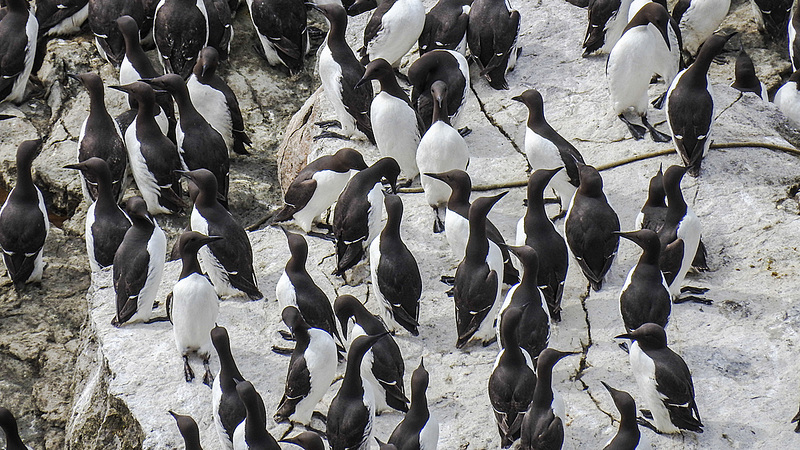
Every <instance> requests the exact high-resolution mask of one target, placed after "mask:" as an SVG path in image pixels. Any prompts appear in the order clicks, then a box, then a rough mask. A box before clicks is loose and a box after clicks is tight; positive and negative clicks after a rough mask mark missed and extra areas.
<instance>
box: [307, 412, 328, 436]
mask: <svg viewBox="0 0 800 450" xmlns="http://www.w3.org/2000/svg"><path fill="white" fill-rule="evenodd" d="M311 417H316V418H317V419H319V420H321V421H322V423H324V424H327V423H328V416H326V415H325V414H322V413H321V412H319V411H314V412H313V413H311ZM306 428H308V427H306ZM315 431H316V430H315Z"/></svg>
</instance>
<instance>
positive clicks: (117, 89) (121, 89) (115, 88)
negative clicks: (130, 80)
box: [108, 84, 131, 94]
mask: <svg viewBox="0 0 800 450" xmlns="http://www.w3.org/2000/svg"><path fill="white" fill-rule="evenodd" d="M108 87H110V88H111V89H114V90H116V91H120V92H124V93H126V94H130V93H131V91H130V90H129V89H128V87H127V86H118V85H116V84H112V85H109V86H108Z"/></svg>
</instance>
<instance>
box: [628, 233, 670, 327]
mask: <svg viewBox="0 0 800 450" xmlns="http://www.w3.org/2000/svg"><path fill="white" fill-rule="evenodd" d="M619 235H620V236H621V237H624V238H625V239H628V240H630V241H632V242H633V243H635V244H636V245H638V246H639V247H641V248H642V256H640V257H639V262H637V263H636V265H635V266H633V268H632V269H631V270H630V272H628V277H627V278H626V279H625V284H623V285H622V290H621V291H620V293H619V311H620V313H621V314H622V321H623V322H624V324H625V329H626V330H628V331H633V330H635V329H637V328H639V327H640V326H641V325H642V324H645V323H648V322H652V323H657V324H659V325H661V326H662V327H666V326H667V321H668V320H669V313H670V311H671V309H672V295H671V294H670V292H669V285H667V282H666V280H664V274H662V273H661V269H660V268H659V258H660V256H661V242H660V241H659V240H658V235H657V234H656V233H655V231H652V230H648V229H642V230H638V231H629V232H626V233H619Z"/></svg>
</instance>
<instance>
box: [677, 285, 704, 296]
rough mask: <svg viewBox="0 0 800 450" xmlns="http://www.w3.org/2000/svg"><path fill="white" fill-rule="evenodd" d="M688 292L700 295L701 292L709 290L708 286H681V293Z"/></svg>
mask: <svg viewBox="0 0 800 450" xmlns="http://www.w3.org/2000/svg"><path fill="white" fill-rule="evenodd" d="M687 292H688V293H689V294H697V295H700V294H705V293H706V292H708V288H701V287H697V286H683V287H682V288H681V294H685V293H687Z"/></svg>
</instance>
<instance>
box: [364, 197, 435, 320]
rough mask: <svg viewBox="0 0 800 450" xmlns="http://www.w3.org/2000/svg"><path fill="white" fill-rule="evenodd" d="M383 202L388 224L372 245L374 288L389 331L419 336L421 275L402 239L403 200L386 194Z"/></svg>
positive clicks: (370, 257) (370, 251) (371, 259)
mask: <svg viewBox="0 0 800 450" xmlns="http://www.w3.org/2000/svg"><path fill="white" fill-rule="evenodd" d="M383 203H384V206H385V208H386V225H385V226H384V228H383V231H381V234H380V235H379V236H378V237H377V238H375V240H373V241H372V244H370V246H369V261H370V263H369V266H370V273H371V275H372V288H373V289H374V290H375V296H376V297H377V299H378V300H379V301H380V303H381V308H380V310H381V317H382V318H383V322H384V323H385V324H386V327H387V329H388V330H389V331H392V332H394V331H396V330H398V329H399V328H400V327H401V326H402V327H403V328H405V329H406V330H408V332H409V333H411V334H412V335H414V336H417V335H419V329H418V327H419V299H420V296H421V295H422V276H421V275H420V273H419V266H418V265H417V260H416V259H415V258H414V255H413V254H412V253H411V251H410V250H409V249H408V247H406V244H405V243H404V242H403V239H402V237H401V236H400V221H401V220H402V218H403V201H402V200H401V199H400V197H398V196H397V195H387V196H386V197H385V198H384V200H383Z"/></svg>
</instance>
